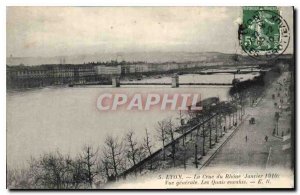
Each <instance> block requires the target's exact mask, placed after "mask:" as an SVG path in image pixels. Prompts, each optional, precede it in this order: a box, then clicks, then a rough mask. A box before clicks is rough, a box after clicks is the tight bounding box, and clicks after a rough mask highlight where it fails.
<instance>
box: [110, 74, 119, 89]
mask: <svg viewBox="0 0 300 195" xmlns="http://www.w3.org/2000/svg"><path fill="white" fill-rule="evenodd" d="M112 87H120V77H117V76H116V77H112Z"/></svg>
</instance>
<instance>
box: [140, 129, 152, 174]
mask: <svg viewBox="0 0 300 195" xmlns="http://www.w3.org/2000/svg"><path fill="white" fill-rule="evenodd" d="M142 147H143V149H144V151H145V154H147V155H148V156H151V155H152V150H151V148H152V147H153V145H152V143H151V139H150V136H149V133H148V130H147V129H146V136H145V137H144V143H143V144H142ZM150 169H152V159H150Z"/></svg>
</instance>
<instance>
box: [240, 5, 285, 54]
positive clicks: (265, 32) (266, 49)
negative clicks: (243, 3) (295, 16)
mask: <svg viewBox="0 0 300 195" xmlns="http://www.w3.org/2000/svg"><path fill="white" fill-rule="evenodd" d="M239 40H240V44H241V47H242V49H243V50H244V51H245V52H246V53H247V54H249V55H250V56H252V57H255V58H257V57H259V58H276V57H278V55H280V54H282V53H283V52H284V51H285V50H286V48H287V47H288V45H289V41H290V30H289V26H288V24H287V22H286V21H285V20H284V19H283V18H282V17H281V15H280V11H279V10H278V8H277V7H243V19H242V24H241V25H240V28H239Z"/></svg>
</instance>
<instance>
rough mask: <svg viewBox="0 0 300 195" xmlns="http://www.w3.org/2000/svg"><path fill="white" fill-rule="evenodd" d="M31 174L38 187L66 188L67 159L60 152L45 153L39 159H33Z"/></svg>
mask: <svg viewBox="0 0 300 195" xmlns="http://www.w3.org/2000/svg"><path fill="white" fill-rule="evenodd" d="M30 166H31V174H32V176H33V178H34V183H35V186H36V187H37V188H46V189H64V188H67V186H66V183H65V181H66V178H65V176H66V173H67V170H68V169H67V167H66V161H65V159H64V157H63V156H62V155H61V154H60V153H59V152H57V153H50V154H45V155H43V156H42V157H41V158H40V159H39V160H33V161H31V165H30Z"/></svg>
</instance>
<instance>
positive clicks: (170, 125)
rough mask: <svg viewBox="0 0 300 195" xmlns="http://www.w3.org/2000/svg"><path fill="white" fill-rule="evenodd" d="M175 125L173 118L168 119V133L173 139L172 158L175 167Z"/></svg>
mask: <svg viewBox="0 0 300 195" xmlns="http://www.w3.org/2000/svg"><path fill="white" fill-rule="evenodd" d="M174 133H175V127H174V123H173V121H172V119H171V118H169V119H167V120H166V134H167V135H168V137H169V138H170V140H171V158H172V162H173V166H174V167H175V158H176V157H175V154H176V143H175V136H174Z"/></svg>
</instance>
